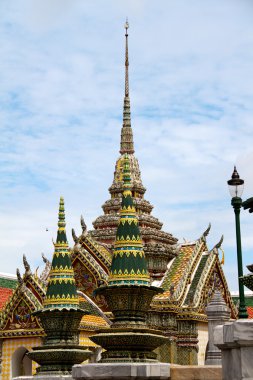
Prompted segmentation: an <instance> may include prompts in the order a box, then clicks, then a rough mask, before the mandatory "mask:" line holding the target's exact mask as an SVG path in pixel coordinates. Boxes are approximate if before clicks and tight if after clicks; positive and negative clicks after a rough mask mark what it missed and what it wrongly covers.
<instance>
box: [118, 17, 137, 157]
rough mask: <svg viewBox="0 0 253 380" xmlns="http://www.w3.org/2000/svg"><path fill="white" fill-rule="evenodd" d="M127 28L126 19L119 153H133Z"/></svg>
mask: <svg viewBox="0 0 253 380" xmlns="http://www.w3.org/2000/svg"><path fill="white" fill-rule="evenodd" d="M128 29H129V23H128V20H127V19H126V23H125V30H126V32H125V37H126V50H125V97H124V108H123V126H122V129H121V141H120V153H121V154H124V153H128V154H131V153H134V142H133V131H132V128H131V111H130V98H129V75H128V67H129V60H128Z"/></svg>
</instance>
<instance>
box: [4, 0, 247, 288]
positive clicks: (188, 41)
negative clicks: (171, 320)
mask: <svg viewBox="0 0 253 380" xmlns="http://www.w3.org/2000/svg"><path fill="white" fill-rule="evenodd" d="M251 14H252V4H251V2H250V1H246V0H242V1H240V2H238V1H231V0H230V1H228V0H222V1H218V0H217V1H205V2H202V1H200V0H195V1H192V2H191V3H189V2H187V0H180V1H172V0H170V1H160V2H159V3H153V2H149V1H146V0H143V1H138V2H134V1H130V2H127V3H125V2H123V1H112V0H111V1H109V2H104V3H103V2H101V4H100V7H98V5H97V3H95V2H93V1H85V2H83V1H79V0H76V1H74V2H73V1H69V0H65V1H64V2H63V1H58V0H54V1H41V0H39V1H36V5H35V3H34V2H33V1H30V0H29V1H22V0H20V1H19V2H18V3H17V2H11V1H10V2H9V1H2V2H1V3H0V40H1V41H0V43H1V57H0V70H1V78H0V123H1V124H0V133H1V141H0V148H1V149H0V161H1V165H0V173H1V176H0V199H1V201H0V214H1V216H0V225H1V235H2V233H3V236H4V239H1V243H0V245H1V247H0V248H1V251H2V252H4V255H5V254H6V252H8V255H10V256H11V257H12V258H13V260H9V258H7V256H6V259H5V258H4V259H3V261H2V267H1V270H2V271H3V270H4V271H7V272H13V271H14V270H15V267H16V266H18V265H19V263H20V254H21V253H22V250H25V251H26V252H27V256H28V257H29V255H31V256H30V257H31V261H32V262H34V265H37V262H38V258H37V257H38V255H39V254H40V252H41V251H42V250H43V251H45V252H48V253H50V252H52V246H51V245H50V244H51V243H50V240H51V236H50V238H48V236H49V234H45V232H44V231H45V230H44V229H45V225H46V226H50V231H52V235H54V234H55V230H56V227H55V226H56V219H57V203H58V198H59V196H60V195H62V194H63V195H64V196H65V198H66V209H67V215H68V226H69V228H70V227H72V226H75V227H76V228H79V226H78V224H79V217H80V214H81V213H85V217H86V220H87V222H88V224H89V225H90V226H91V222H92V220H94V219H95V218H96V216H98V215H99V214H100V213H101V209H100V206H101V204H102V203H103V202H104V201H105V200H106V199H107V198H108V192H107V188H108V187H109V186H110V184H111V181H112V176H113V170H114V162H115V159H116V157H117V154H118V148H119V135H120V127H121V123H122V122H121V113H122V103H123V85H124V72H123V70H124V66H123V65H124V30H123V23H124V21H125V17H126V16H128V17H129V22H130V29H129V53H130V93H131V103H132V125H133V129H134V136H135V146H136V155H137V157H138V158H139V161H140V165H141V170H142V173H143V182H144V185H145V186H146V187H147V189H148V191H147V199H149V200H151V201H152V203H153V204H154V205H155V209H154V215H155V216H159V218H160V219H161V221H163V222H164V224H165V228H166V229H168V230H169V231H171V232H172V233H173V234H174V235H175V236H178V237H185V238H187V239H189V240H192V239H193V238H197V237H199V236H200V234H201V233H202V232H203V231H204V230H205V228H206V226H207V224H208V222H209V221H211V222H212V225H213V227H212V232H211V233H210V245H211V246H212V244H215V243H216V242H217V241H218V240H219V238H220V235H221V234H222V233H224V235H225V240H224V248H225V250H226V251H228V254H227V255H228V256H229V257H231V262H230V261H229V260H230V259H228V263H229V266H230V267H229V268H230V269H229V270H231V268H232V267H233V268H235V259H232V256H233V255H232V251H234V250H235V247H234V244H235V242H234V240H233V239H234V236H235V235H234V220H233V210H232V208H231V206H230V205H229V202H230V200H229V196H228V194H227V189H226V180H227V179H228V177H230V175H231V173H232V169H233V165H234V163H236V164H237V165H238V170H239V172H240V174H241V176H242V177H243V178H244V179H245V197H249V196H251V195H252V193H253V175H252V170H251V162H252V155H253V149H252V144H251V141H252V122H253V119H252V112H251V107H252V100H253V90H252V85H251V78H252V77H253V66H252V58H253V57H252V56H253V53H252V51H253V50H252V45H253V37H252V36H253V30H252V29H253V25H252V20H251ZM251 217H252V216H251V215H249V214H248V213H247V214H246V213H243V214H242V234H243V246H244V247H245V251H246V253H245V255H246V258H245V264H247V263H249V262H248V261H250V256H249V254H248V252H249V251H250V247H252V238H251V235H252V233H251V231H252V221H253V220H252V219H251ZM251 220H252V221H251ZM69 235H70V233H69ZM69 239H70V236H69ZM8 242H9V244H8ZM233 253H234V252H233ZM229 273H230V272H229ZM235 273H236V268H235ZM235 276H236V274H235ZM230 277H231V276H230ZM233 286H235V285H234V284H233Z"/></svg>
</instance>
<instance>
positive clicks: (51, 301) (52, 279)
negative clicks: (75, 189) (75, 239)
mask: <svg viewBox="0 0 253 380" xmlns="http://www.w3.org/2000/svg"><path fill="white" fill-rule="evenodd" d="M65 227H66V223H65V209H64V199H63V197H61V198H60V205H59V219H58V231H57V240H56V243H55V244H54V247H55V251H54V255H53V260H52V266H51V269H50V272H49V281H48V286H47V292H46V297H45V299H44V302H43V306H44V309H57V310H62V309H77V308H78V306H79V300H78V295H77V289H76V284H75V279H74V270H73V267H72V263H71V259H70V252H69V246H68V241H67V236H66V229H65Z"/></svg>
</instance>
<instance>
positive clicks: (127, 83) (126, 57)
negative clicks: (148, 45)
mask: <svg viewBox="0 0 253 380" xmlns="http://www.w3.org/2000/svg"><path fill="white" fill-rule="evenodd" d="M128 28H129V24H128V20H127V19H126V23H125V29H126V33H125V36H126V52H125V96H129V77H128V66H129V61H128V32H127V31H128Z"/></svg>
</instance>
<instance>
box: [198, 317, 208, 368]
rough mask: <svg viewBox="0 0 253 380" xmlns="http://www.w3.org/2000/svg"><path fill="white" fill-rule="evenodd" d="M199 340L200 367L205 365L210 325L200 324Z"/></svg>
mask: <svg viewBox="0 0 253 380" xmlns="http://www.w3.org/2000/svg"><path fill="white" fill-rule="evenodd" d="M198 340H199V343H198V346H199V352H198V365H204V364H205V353H206V346H207V342H208V323H205V322H199V323H198Z"/></svg>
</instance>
